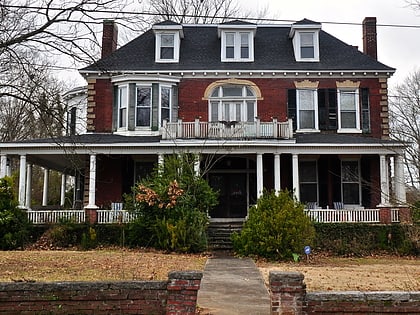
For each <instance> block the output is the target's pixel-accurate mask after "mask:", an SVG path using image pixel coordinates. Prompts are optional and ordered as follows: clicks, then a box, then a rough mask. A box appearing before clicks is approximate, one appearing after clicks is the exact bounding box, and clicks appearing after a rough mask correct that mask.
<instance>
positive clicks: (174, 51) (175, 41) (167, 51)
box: [153, 21, 183, 63]
mask: <svg viewBox="0 0 420 315" xmlns="http://www.w3.org/2000/svg"><path fill="white" fill-rule="evenodd" d="M153 31H154V33H155V38H156V40H155V51H156V54H155V60H156V62H162V63H163V62H167V63H171V62H179V50H180V44H181V38H183V32H182V25H180V24H177V23H174V22H171V21H166V22H162V23H159V24H155V25H154V26H153Z"/></svg>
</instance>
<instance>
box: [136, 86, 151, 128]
mask: <svg viewBox="0 0 420 315" xmlns="http://www.w3.org/2000/svg"><path fill="white" fill-rule="evenodd" d="M136 90H137V93H136V127H150V125H151V108H152V98H151V93H152V89H151V88H150V87H142V86H137V88H136Z"/></svg>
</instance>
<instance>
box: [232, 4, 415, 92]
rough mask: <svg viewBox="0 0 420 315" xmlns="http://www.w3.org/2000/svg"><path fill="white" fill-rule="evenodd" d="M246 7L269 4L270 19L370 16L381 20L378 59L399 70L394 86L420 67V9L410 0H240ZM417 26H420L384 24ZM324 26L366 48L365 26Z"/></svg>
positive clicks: (336, 19) (356, 20) (323, 19)
mask: <svg viewBox="0 0 420 315" xmlns="http://www.w3.org/2000/svg"><path fill="white" fill-rule="evenodd" d="M239 1H240V3H241V5H242V6H243V7H244V8H252V9H261V8H264V7H268V9H269V10H268V15H269V17H270V18H272V17H275V18H276V19H284V20H302V19H304V18H307V19H310V20H313V21H317V22H340V23H342V22H346V23H360V24H361V23H362V21H363V19H364V18H365V17H367V16H374V17H376V19H377V24H378V26H377V36H378V60H379V61H380V62H382V63H384V64H386V65H387V66H390V67H393V68H396V69H397V71H396V72H395V74H394V75H393V76H392V77H391V79H390V80H389V83H390V85H391V86H392V85H395V84H400V83H402V82H403V80H404V78H405V77H406V76H407V75H408V74H409V73H411V72H413V71H414V70H415V69H420V10H419V11H414V10H413V9H412V8H410V7H408V4H407V1H406V0H348V1H343V0H239ZM380 24H396V25H417V26H418V27H417V28H402V27H389V26H380ZM322 29H323V30H324V31H326V32H328V33H330V34H332V35H334V36H335V37H337V38H339V39H340V40H342V41H344V42H346V43H347V44H350V45H354V46H358V47H359V49H360V50H362V49H363V48H362V27H361V25H355V26H349V25H338V24H328V23H323V24H322Z"/></svg>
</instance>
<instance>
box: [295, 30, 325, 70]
mask: <svg viewBox="0 0 420 315" xmlns="http://www.w3.org/2000/svg"><path fill="white" fill-rule="evenodd" d="M302 34H312V41H313V49H314V51H313V52H314V56H313V57H312V58H305V57H302V51H301V48H302V42H301V35H302ZM292 42H293V48H294V52H295V59H296V61H298V62H319V59H320V56H319V29H318V30H316V29H308V28H307V27H306V28H305V29H302V30H297V31H296V32H295V33H294V36H293V39H292Z"/></svg>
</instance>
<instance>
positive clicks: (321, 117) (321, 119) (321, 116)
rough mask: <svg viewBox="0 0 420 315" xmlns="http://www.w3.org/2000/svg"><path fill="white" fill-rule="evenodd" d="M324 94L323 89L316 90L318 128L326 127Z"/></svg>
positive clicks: (326, 116)
mask: <svg viewBox="0 0 420 315" xmlns="http://www.w3.org/2000/svg"><path fill="white" fill-rule="evenodd" d="M325 94H326V90H325V89H319V90H318V123H319V129H320V130H326V129H328V104H327V100H326V97H325Z"/></svg>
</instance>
